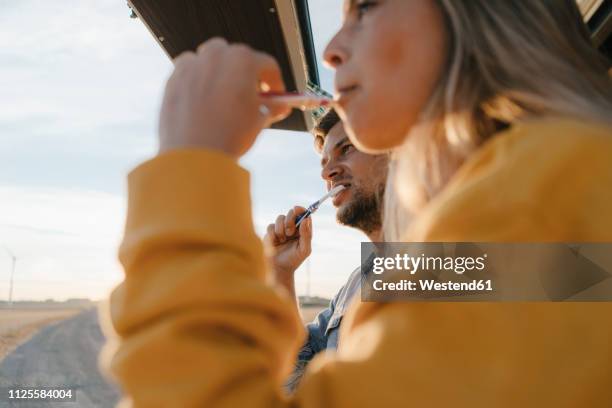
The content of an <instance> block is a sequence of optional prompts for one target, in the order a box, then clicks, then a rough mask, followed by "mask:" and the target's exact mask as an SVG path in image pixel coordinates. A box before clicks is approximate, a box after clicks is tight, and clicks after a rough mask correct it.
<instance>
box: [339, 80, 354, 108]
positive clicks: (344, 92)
mask: <svg viewBox="0 0 612 408" xmlns="http://www.w3.org/2000/svg"><path fill="white" fill-rule="evenodd" d="M357 89H358V87H357V85H352V86H347V87H344V88H339V89H338V93H337V95H336V98H335V100H336V102H337V103H339V104H340V105H342V104H344V103H346V101H347V100H348V99H349V98H350V97H351V96H352V95H353V94H354V93H355V91H356V90H357Z"/></svg>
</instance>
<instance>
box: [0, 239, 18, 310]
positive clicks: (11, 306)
mask: <svg viewBox="0 0 612 408" xmlns="http://www.w3.org/2000/svg"><path fill="white" fill-rule="evenodd" d="M3 248H4V250H5V251H6V252H7V253H8V254H9V256H10V257H11V280H10V283H9V298H8V307H9V308H11V309H12V308H13V278H14V276H15V266H16V265H17V257H16V256H15V254H14V253H13V251H11V250H10V249H9V248H8V247H7V246H6V245H3Z"/></svg>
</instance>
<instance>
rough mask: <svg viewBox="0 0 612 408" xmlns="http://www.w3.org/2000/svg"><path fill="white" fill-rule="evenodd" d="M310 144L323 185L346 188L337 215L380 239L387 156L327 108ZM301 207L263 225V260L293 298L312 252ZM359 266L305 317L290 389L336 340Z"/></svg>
mask: <svg viewBox="0 0 612 408" xmlns="http://www.w3.org/2000/svg"><path fill="white" fill-rule="evenodd" d="M314 134H315V148H316V149H317V151H318V152H320V153H321V166H322V172H321V177H322V178H323V180H324V181H325V184H326V187H327V189H328V190H331V189H332V188H334V187H335V186H337V185H344V186H346V188H345V189H344V190H343V191H341V192H340V193H339V194H338V195H337V196H336V197H334V198H333V204H334V206H335V207H336V208H337V210H336V218H337V220H338V222H339V223H340V224H342V225H346V226H349V227H353V228H357V229H358V230H360V231H362V232H363V233H365V234H366V235H367V237H368V239H369V240H370V241H372V242H378V241H381V240H382V217H381V214H382V198H383V195H384V191H385V184H386V178H387V167H388V156H387V155H384V154H383V155H369V154H366V153H362V152H360V151H358V150H357V149H356V148H355V147H354V146H353V145H352V144H351V142H350V141H349V139H348V136H347V135H346V133H345V132H344V127H343V126H342V122H341V121H340V119H339V117H338V115H337V113H336V112H335V111H334V110H331V111H329V112H328V113H327V114H326V115H325V116H324V117H323V118H322V119H321V120H320V121H319V123H318V125H317V127H316V128H315V130H314ZM304 211H306V210H305V208H303V207H294V208H293V209H292V210H290V211H289V212H288V213H287V215H280V216H279V217H278V218H277V219H276V223H275V224H270V225H269V226H268V229H267V233H266V237H265V241H266V243H267V244H268V247H269V249H270V247H271V250H269V251H268V261H269V263H270V265H271V266H272V270H273V277H274V279H275V283H277V284H279V285H281V286H283V287H285V288H286V289H287V290H288V291H289V293H290V294H291V295H292V297H293V298H294V299H295V287H294V273H295V271H296V270H297V268H298V267H299V266H300V265H301V264H302V262H304V260H305V259H306V258H307V257H308V256H309V255H310V252H311V245H310V244H311V240H312V221H311V220H310V219H306V220H305V221H304V222H302V224H301V225H300V226H299V231H296V228H295V218H296V217H297V216H299V215H300V214H302V213H303V212H304ZM360 272H361V271H360V268H359V267H358V268H357V269H355V270H354V271H353V272H352V273H351V275H350V276H349V278H348V280H347V282H346V284H345V285H344V286H343V287H342V288H341V289H340V290H339V291H338V293H337V294H336V295H335V296H334V298H333V299H332V301H331V303H330V305H329V307H328V308H327V309H325V310H323V311H322V312H321V313H319V314H318V316H317V317H316V318H315V319H314V320H313V322H312V323H309V324H308V325H307V326H306V328H307V334H308V338H307V340H306V342H305V344H304V345H303V347H302V349H301V350H300V352H299V353H298V357H297V362H296V367H295V370H294V372H293V374H292V376H291V377H290V379H289V381H288V382H287V384H286V385H287V389H288V390H289V391H291V390H293V389H295V387H296V386H297V384H298V382H299V380H300V378H301V376H302V374H303V372H304V369H305V367H306V365H307V364H308V363H309V362H310V360H311V359H312V358H313V357H314V356H315V355H316V354H317V353H319V352H321V351H323V350H326V349H328V348H330V349H335V348H336V347H337V345H338V333H339V328H340V323H341V320H342V317H343V315H344V313H345V311H346V309H347V308H348V306H349V304H350V302H351V300H352V299H353V297H354V296H355V294H356V293H357V292H358V291H359V288H360V282H361V279H360V277H361V273H360Z"/></svg>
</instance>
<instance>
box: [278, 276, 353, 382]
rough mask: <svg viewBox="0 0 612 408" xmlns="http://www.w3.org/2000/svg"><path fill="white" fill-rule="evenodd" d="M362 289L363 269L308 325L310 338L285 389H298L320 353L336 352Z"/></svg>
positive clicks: (299, 354) (349, 280)
mask: <svg viewBox="0 0 612 408" xmlns="http://www.w3.org/2000/svg"><path fill="white" fill-rule="evenodd" d="M360 287H361V268H360V267H358V268H357V269H355V270H354V271H353V273H351V276H350V277H349V278H348V281H347V282H346V283H345V284H344V286H342V288H340V290H339V291H338V293H337V294H336V295H335V296H334V298H333V299H332V300H331V302H330V304H329V307H328V308H326V309H325V310H323V311H322V312H320V313H319V314H318V315H317V316H316V317H315V318H314V320H313V321H312V322H311V323H308V324H307V325H306V331H307V335H308V338H307V339H306V342H305V343H304V345H303V346H302V348H301V349H300V351H299V353H298V356H297V360H296V363H295V369H294V371H293V373H292V374H291V376H290V377H289V380H288V381H287V382H286V384H285V387H286V389H287V391H289V392H292V391H293V390H295V388H296V387H297V385H298V383H299V381H300V379H301V378H302V375H303V374H304V370H305V369H306V366H307V365H308V363H309V362H310V360H312V358H313V357H314V356H315V355H316V354H317V353H319V352H321V351H324V350H326V349H333V350H335V349H336V348H337V347H338V333H339V331H340V330H339V329H340V322H341V321H342V317H343V316H344V313H345V312H346V310H347V309H348V307H349V305H350V303H351V301H352V300H353V298H354V297H355V295H356V294H358V292H359V289H360Z"/></svg>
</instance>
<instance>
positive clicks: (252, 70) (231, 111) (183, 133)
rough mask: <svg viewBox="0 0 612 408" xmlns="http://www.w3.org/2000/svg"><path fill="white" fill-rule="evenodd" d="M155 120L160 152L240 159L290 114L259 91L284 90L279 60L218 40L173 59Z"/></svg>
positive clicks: (242, 46) (212, 40)
mask: <svg viewBox="0 0 612 408" xmlns="http://www.w3.org/2000/svg"><path fill="white" fill-rule="evenodd" d="M174 65H175V68H174V72H173V73H172V75H171V76H170V79H168V83H167V85H166V91H165V95H164V100H163V103H162V108H161V113H160V122H159V142H160V148H159V150H160V153H163V152H165V151H167V150H171V149H181V148H202V149H214V150H219V151H222V152H224V153H227V154H228V155H230V156H232V157H235V158H239V157H240V156H242V155H243V154H245V153H246V152H247V151H248V150H249V149H250V148H251V146H252V145H253V143H254V142H255V139H256V138H257V135H258V134H259V132H261V130H262V129H263V128H264V127H265V126H268V125H270V124H271V123H273V122H275V121H278V120H280V119H282V118H284V117H285V116H287V115H288V114H289V113H290V108H288V107H286V106H284V105H277V104H274V103H270V102H266V105H265V106H264V107H263V108H262V106H263V105H262V101H261V98H260V96H259V93H260V92H261V91H276V92H284V91H285V85H284V83H283V80H282V75H281V71H280V68H279V66H278V64H277V62H276V61H275V60H274V58H272V57H271V56H269V55H267V54H264V53H261V52H257V51H254V50H252V49H251V48H249V47H247V46H246V45H229V44H228V43H227V42H226V41H225V40H223V39H220V38H214V39H211V40H209V41H207V42H205V43H203V44H202V45H200V46H199V47H198V49H197V51H196V52H195V53H194V52H184V53H183V54H181V55H179V56H178V57H177V58H176V59H175V60H174Z"/></svg>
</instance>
